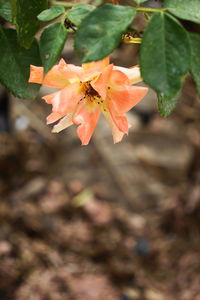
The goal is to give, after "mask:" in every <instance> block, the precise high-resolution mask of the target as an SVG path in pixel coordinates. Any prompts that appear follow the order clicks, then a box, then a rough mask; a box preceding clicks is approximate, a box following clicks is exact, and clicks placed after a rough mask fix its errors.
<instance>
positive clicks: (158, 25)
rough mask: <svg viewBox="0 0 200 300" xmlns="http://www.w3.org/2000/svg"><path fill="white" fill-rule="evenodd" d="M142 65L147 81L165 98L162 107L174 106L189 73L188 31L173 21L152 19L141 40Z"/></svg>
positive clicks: (166, 17) (162, 16)
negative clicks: (168, 102) (166, 104)
mask: <svg viewBox="0 0 200 300" xmlns="http://www.w3.org/2000/svg"><path fill="white" fill-rule="evenodd" d="M140 64H141V73H142V77H143V79H144V81H145V82H146V83H147V84H148V85H149V86H150V87H151V88H153V89H154V90H155V91H156V92H157V93H159V94H161V95H164V96H163V98H164V99H165V102H162V103H166V101H172V102H174V101H173V99H174V97H175V96H176V95H177V93H178V92H179V90H180V89H181V86H182V79H183V76H184V75H186V73H187V72H188V71H189V66H190V45H189V40H188V35H187V33H186V31H185V30H184V28H183V27H182V26H181V25H180V24H179V23H178V22H177V21H176V20H175V19H174V18H173V17H171V16H169V15H167V14H159V13H156V14H154V15H153V17H152V19H151V21H150V22H149V24H148V26H147V28H146V30H145V32H144V36H143V39H142V45H141V52H140ZM169 106H171V104H169ZM166 110H168V109H166ZM163 114H165V113H164V112H163Z"/></svg>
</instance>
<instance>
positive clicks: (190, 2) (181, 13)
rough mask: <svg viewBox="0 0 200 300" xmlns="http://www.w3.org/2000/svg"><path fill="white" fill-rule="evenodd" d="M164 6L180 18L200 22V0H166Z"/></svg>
mask: <svg viewBox="0 0 200 300" xmlns="http://www.w3.org/2000/svg"><path fill="white" fill-rule="evenodd" d="M164 7H165V8H167V9H168V10H169V11H170V12H171V13H172V14H174V15H175V16H176V17H178V18H180V19H184V20H189V21H193V22H196V23H200V0H165V1H164Z"/></svg>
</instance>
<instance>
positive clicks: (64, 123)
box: [52, 113, 73, 133]
mask: <svg viewBox="0 0 200 300" xmlns="http://www.w3.org/2000/svg"><path fill="white" fill-rule="evenodd" d="M72 116H73V113H69V114H67V115H66V116H65V117H64V118H62V119H61V120H60V121H59V122H58V124H56V125H55V126H54V127H53V129H52V132H54V133H58V132H60V131H62V130H63V129H66V128H68V127H69V126H71V125H73V122H72Z"/></svg>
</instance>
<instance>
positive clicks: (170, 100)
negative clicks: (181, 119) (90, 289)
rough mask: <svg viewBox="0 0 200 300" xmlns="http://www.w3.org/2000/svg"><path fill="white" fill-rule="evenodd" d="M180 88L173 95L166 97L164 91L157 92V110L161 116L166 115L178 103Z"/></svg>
mask: <svg viewBox="0 0 200 300" xmlns="http://www.w3.org/2000/svg"><path fill="white" fill-rule="evenodd" d="M180 94H181V93H180V90H179V91H178V93H177V94H175V95H174V96H173V97H168V96H167V95H165V94H164V93H157V97H158V111H159V113H160V114H161V116H163V117H167V116H168V115H169V114H170V113H171V112H172V110H173V109H174V108H175V107H176V105H177V104H178V100H179V98H180Z"/></svg>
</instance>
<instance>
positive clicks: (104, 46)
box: [75, 4, 136, 62]
mask: <svg viewBox="0 0 200 300" xmlns="http://www.w3.org/2000/svg"><path fill="white" fill-rule="evenodd" d="M135 15H136V10H135V9H134V8H133V7H130V6H121V5H112V4H104V5H102V6H100V7H98V8H96V9H95V10H94V11H92V12H91V13H90V14H89V15H88V16H87V17H86V18H85V19H84V20H83V22H82V23H81V26H80V28H79V30H78V31H77V34H76V38H75V49H76V50H77V52H78V54H79V55H80V57H81V58H82V62H90V61H95V60H99V59H102V58H104V57H105V56H107V55H109V54H110V53H111V52H112V51H113V50H114V49H115V48H116V47H117V46H118V45H119V43H120V41H121V37H122V34H123V33H124V32H125V31H126V30H127V28H128V26H129V25H130V24H131V23H132V21H133V19H134V17H135Z"/></svg>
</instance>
